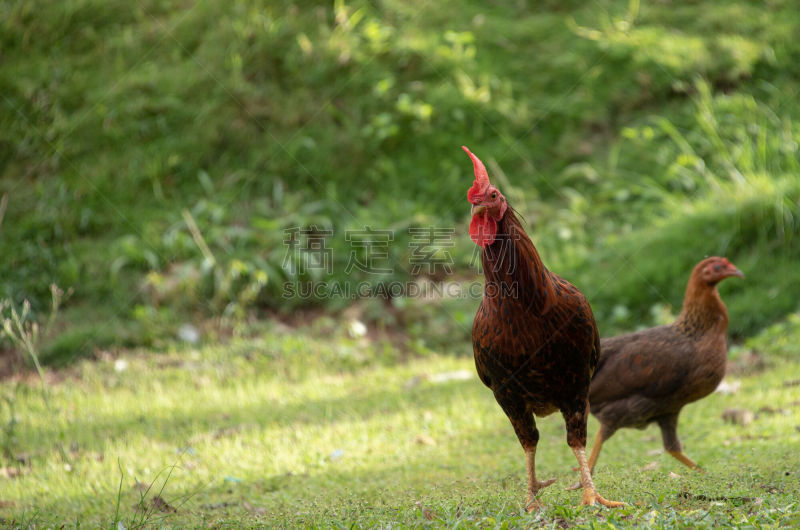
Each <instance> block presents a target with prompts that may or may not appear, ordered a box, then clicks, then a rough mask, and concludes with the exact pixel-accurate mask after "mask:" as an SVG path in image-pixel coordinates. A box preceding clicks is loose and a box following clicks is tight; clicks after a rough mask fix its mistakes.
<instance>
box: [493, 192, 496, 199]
mask: <svg viewBox="0 0 800 530" xmlns="http://www.w3.org/2000/svg"><path fill="white" fill-rule="evenodd" d="M496 198H497V192H496V191H493V192H492V199H496Z"/></svg>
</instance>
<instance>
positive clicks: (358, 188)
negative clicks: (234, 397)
mask: <svg viewBox="0 0 800 530" xmlns="http://www.w3.org/2000/svg"><path fill="white" fill-rule="evenodd" d="M0 12H2V13H3V17H2V22H0V30H2V31H0V34H2V37H0V43H1V44H2V47H3V68H2V70H0V92H1V93H2V94H3V97H2V98H0V111H1V112H0V168H2V169H0V193H2V194H3V195H5V194H6V193H7V196H8V203H7V209H6V211H5V212H4V215H0V222H1V223H2V225H0V226H1V229H2V232H0V234H2V237H0V255H2V256H3V259H2V260H0V296H2V297H4V298H8V299H10V300H12V301H14V302H15V303H17V304H20V303H22V301H23V300H25V299H29V300H31V304H32V306H31V307H32V311H34V312H38V311H42V310H43V309H44V306H45V305H46V304H47V297H48V292H47V285H49V284H50V283H52V282H56V283H58V284H59V285H63V286H65V287H73V288H74V289H75V296H74V297H73V298H72V299H71V301H70V304H69V305H68V307H67V308H66V311H65V313H64V314H65V315H66V316H67V317H70V318H72V317H75V318H74V320H71V321H70V322H69V325H68V326H65V327H68V328H70V333H73V336H72V338H70V337H67V338H64V339H62V340H61V342H60V344H56V345H54V346H53V347H52V348H53V351H54V352H55V353H54V354H53V359H59V358H64V359H68V358H71V355H70V353H69V352H68V351H66V350H67V349H69V348H70V347H71V346H70V345H74V344H76V343H80V344H77V345H76V348H77V350H76V351H75V352H74V353H75V354H76V355H83V354H84V353H85V352H88V351H90V350H91V347H92V346H102V345H113V344H129V343H131V342H134V343H136V342H138V343H140V344H152V343H153V342H154V341H157V340H159V337H165V336H170V335H172V334H174V332H175V326H179V325H180V324H181V323H182V322H185V321H187V320H196V319H202V318H205V317H208V316H222V317H224V318H235V319H241V318H242V317H243V316H244V315H247V314H248V313H250V312H251V311H253V310H254V309H258V310H269V311H276V312H282V313H290V312H292V311H294V310H296V309H298V308H300V307H308V306H322V307H325V308H326V309H329V310H334V311H335V310H341V309H343V308H344V307H345V306H346V305H348V304H349V303H350V300H348V299H344V298H341V297H329V296H316V295H315V296H309V297H286V296H284V287H283V286H284V283H286V282H292V283H295V284H296V283H298V282H300V283H306V282H312V283H315V284H318V283H320V282H323V281H324V282H328V284H331V285H334V284H335V285H342V284H344V283H350V284H353V285H355V284H358V283H360V282H366V283H367V284H368V285H371V286H376V285H378V284H379V283H380V282H388V281H406V280H409V279H411V277H412V275H411V274H410V271H409V267H408V251H409V235H408V229H409V228H411V227H425V226H444V227H455V228H456V232H455V235H456V246H455V248H453V249H452V255H453V257H454V260H455V268H456V271H455V272H456V274H455V278H456V279H457V281H461V280H463V279H464V278H465V277H473V276H475V271H474V269H473V268H470V267H469V263H470V261H471V260H470V258H471V256H472V252H473V249H474V247H473V246H472V243H471V242H470V241H469V240H468V238H467V237H466V235H465V234H466V226H467V222H468V220H467V218H466V212H467V206H468V205H467V203H466V201H465V200H464V192H465V191H466V189H467V187H468V186H469V184H470V182H471V178H472V177H471V171H470V166H469V163H468V161H467V159H466V158H465V157H464V155H463V153H461V152H460V150H459V149H458V147H459V146H460V145H462V144H468V145H470V146H471V147H472V148H473V150H474V151H475V152H476V153H477V154H478V155H479V156H481V157H482V158H483V159H484V160H485V161H486V162H487V163H488V165H489V168H490V171H491V173H492V175H493V177H494V178H496V179H498V180H499V184H500V186H501V188H502V189H503V191H504V193H505V194H506V196H507V197H508V198H509V199H510V200H511V201H512V202H513V204H514V205H515V206H516V208H517V209H518V210H520V211H521V213H522V214H523V215H524V216H525V217H526V218H527V219H528V221H529V224H528V230H529V232H530V233H531V235H532V237H533V239H534V241H535V243H536V244H537V246H538V247H539V248H540V250H541V252H542V255H543V257H544V259H545V262H546V263H547V264H548V265H550V266H551V268H553V270H555V271H557V272H559V273H562V274H563V275H564V276H566V277H567V278H568V279H572V280H574V281H575V282H576V283H577V284H578V285H579V287H581V289H583V290H584V291H586V292H587V294H589V295H591V296H590V301H591V302H592V304H593V307H594V308H595V312H596V313H597V314H598V317H599V320H600V322H601V324H602V327H601V331H602V332H603V333H604V334H609V333H611V332H613V331H618V330H622V329H630V328H632V327H637V326H641V325H648V324H650V323H652V322H653V319H652V308H653V307H654V306H655V305H656V304H660V305H663V306H665V307H667V306H671V307H672V309H673V310H675V308H676V307H677V305H678V304H680V297H681V292H682V289H683V285H684V283H685V278H686V276H687V274H688V272H689V270H690V269H691V266H692V265H693V264H694V263H695V262H696V261H698V260H699V259H701V258H702V257H703V256H704V255H706V254H708V253H726V254H727V255H728V257H729V258H731V260H732V261H734V262H735V263H737V264H738V265H740V266H741V268H743V269H744V270H745V272H749V271H748V270H747V269H748V267H749V268H750V269H751V270H753V271H756V270H758V271H764V270H769V271H773V274H772V277H769V278H768V277H766V276H765V275H759V274H756V275H752V274H749V275H748V279H747V281H746V282H743V283H741V285H737V286H734V285H733V284H732V285H731V286H730V287H725V288H724V289H730V293H728V292H726V293H725V296H726V300H727V301H729V307H730V309H731V313H732V329H733V331H734V333H736V334H737V335H741V336H747V335H752V334H753V333H755V332H756V331H757V330H758V329H759V328H760V327H763V326H764V325H767V324H769V323H771V322H773V321H775V320H776V319H778V318H780V317H781V316H782V315H783V314H785V313H786V312H787V311H790V310H792V309H794V307H792V306H791V303H790V299H791V298H792V297H793V296H794V297H795V298H796V295H797V287H796V282H794V283H793V282H792V281H790V279H789V278H790V276H789V273H790V271H791V264H792V263H795V262H796V259H797V252H796V248H797V245H796V238H794V235H796V234H797V219H798V192H797V186H796V185H795V184H794V182H796V179H797V177H796V175H797V172H798V170H800V163H799V162H798V148H797V145H798V142H800V128H799V127H798V125H797V123H798V120H797V115H798V114H800V106H798V104H797V102H796V98H795V97H794V94H795V93H796V91H797V90H798V89H800V85H798V81H797V79H796V78H795V76H792V75H790V72H792V71H794V66H795V65H796V64H797V61H798V59H800V45H798V41H797V39H796V38H795V37H794V29H795V27H796V25H797V22H798V15H797V12H796V9H795V8H794V5H793V4H792V3H791V2H788V1H785V0H774V1H771V2H769V3H768V4H767V5H764V6H761V5H758V6H756V5H752V4H751V3H748V2H744V1H737V2H727V1H721V0H720V1H715V2H704V3H703V4H702V5H701V4H695V3H684V4H680V5H671V4H670V5H667V4H663V3H649V2H648V3H640V2H638V1H635V0H631V1H628V0H613V1H612V0H607V1H602V2H590V3H583V2H568V3H561V2H544V3H531V2H517V3H512V4H508V5H505V4H503V5H500V4H498V5H496V6H495V5H493V6H487V5H485V4H484V3H479V2H472V3H468V4H465V5H459V6H458V8H457V9H456V8H454V7H453V6H449V5H445V4H441V3H431V2H424V1H421V0H420V1H414V2H411V3H407V2H395V1H385V2H378V3H375V2H363V1H360V0H358V1H353V2H346V1H344V0H337V1H336V2H334V3H333V4H328V5H319V6H317V5H307V4H306V3H301V4H296V3H290V2H284V1H280V2H263V1H259V0H245V1H240V2H234V3H198V4H194V5H192V6H188V7H187V6H186V5H184V4H183V3H181V2H174V1H170V0H149V1H148V2H144V3H140V4H137V6H133V7H132V6H129V5H127V4H122V3H120V2H98V1H95V0H80V1H78V0H75V1H68V2H63V3H61V4H59V5H58V6H53V5H50V4H49V3H47V2H21V1H15V2H7V3H6V4H4V5H3V7H2V8H0ZM310 226H314V227H316V229H318V230H322V231H325V230H331V231H333V236H332V237H331V240H330V241H329V243H328V246H329V247H332V248H334V249H335V252H334V254H333V259H334V262H333V272H332V273H331V274H327V273H325V272H324V271H319V270H315V271H306V272H300V271H298V270H297V268H296V267H292V266H291V265H293V263H292V260H293V259H295V257H293V256H289V257H288V258H287V249H286V245H285V242H284V241H285V239H286V237H287V236H286V234H285V232H284V230H285V229H287V228H292V227H310ZM365 227H371V228H373V229H376V230H381V229H388V230H392V231H393V233H394V240H393V241H392V244H391V246H390V249H389V251H388V256H387V262H388V263H390V264H392V266H393V267H392V268H393V271H392V272H391V273H388V274H384V275H373V274H366V273H361V272H358V271H356V272H355V273H351V274H348V273H345V268H346V264H347V260H348V257H349V250H350V245H349V242H348V241H347V240H346V238H345V232H346V231H347V230H348V229H358V230H363V229H364V228H365ZM793 238H794V239H793ZM301 258H302V256H301ZM287 259H288V261H287ZM303 259H304V258H303ZM415 279H417V280H424V278H415ZM765 289H766V291H765ZM772 290H775V295H772V294H770V293H771V292H772ZM448 304H449V305H448ZM470 304H471V305H470ZM396 305H400V306H403V307H401V308H400V309H399V313H400V314H399V316H398V315H394V316H392V317H391V318H395V320H396V321H397V322H401V323H402V322H409V323H411V324H412V325H413V323H414V322H418V323H422V322H423V318H422V317H421V316H420V315H415V314H404V312H409V313H410V312H413V311H417V312H419V313H420V314H426V315H427V314H432V315H437V314H438V313H436V308H437V307H438V308H440V309H441V311H444V312H447V313H453V314H456V315H457V317H456V318H454V319H453V318H449V317H447V318H444V317H442V316H441V315H439V317H437V318H439V320H442V322H441V323H440V324H437V327H436V329H433V326H431V327H429V329H428V330H427V331H425V330H422V331H413V330H412V332H411V335H412V338H418V339H419V340H420V341H421V343H425V344H427V345H428V346H426V347H434V348H437V347H439V346H438V345H440V344H442V340H441V339H438V338H435V336H439V337H447V336H449V335H450V334H456V336H458V337H463V336H464V325H463V323H462V322H461V321H462V320H464V319H462V315H466V314H468V313H469V310H470V307H474V305H475V301H474V300H462V301H460V302H458V301H448V302H446V303H445V304H444V305H441V304H440V305H436V304H433V305H426V306H425V307H424V308H419V307H417V306H418V304H416V303H414V302H409V301H399V302H398V303H397V304H396ZM656 312H657V311H656ZM87 314H89V315H103V316H105V317H107V316H109V315H113V318H112V319H111V320H112V321H113V322H120V323H121V328H122V329H117V328H116V324H112V325H111V326H110V327H111V329H114V333H119V334H120V336H119V338H117V339H115V338H114V337H110V336H109V335H110V334H109V333H105V334H104V333H102V332H100V331H98V328H99V327H101V326H100V324H98V323H97V322H88V321H87V320H86V319H85V318H81V315H87ZM615 315H616V316H615ZM391 318H390V317H388V316H387V317H386V318H385V320H390V319H391ZM465 318H466V317H465ZM467 320H468V319H467ZM419 325H422V324H419ZM419 325H418V326H417V327H419ZM438 326H441V327H438ZM467 327H468V326H467ZM75 328H83V329H75ZM425 333H429V336H422V335H423V334H425ZM95 334H96V335H97V338H96V341H95V342H92V343H91V344H90V345H89V346H88V347H86V348H84V347H83V346H82V345H83V344H84V343H85V341H84V340H83V339H82V338H80V339H75V337H86V339H87V340H90V342H91V337H92V336H93V335H95ZM44 349H45V350H47V346H46V345H45V347H44Z"/></svg>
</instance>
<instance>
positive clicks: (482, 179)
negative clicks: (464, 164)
mask: <svg viewBox="0 0 800 530" xmlns="http://www.w3.org/2000/svg"><path fill="white" fill-rule="evenodd" d="M461 149H463V150H464V151H466V152H467V154H468V155H469V157H470V158H471V159H472V165H473V166H474V167H475V182H473V183H472V187H471V188H470V189H469V191H468V192H467V200H468V201H469V202H471V203H472V204H476V203H477V202H478V201H480V199H481V197H483V194H484V192H486V188H488V187H489V174H488V173H487V172H486V166H484V165H483V162H481V160H480V158H478V157H477V156H475V155H473V154H472V151H470V150H469V149H467V146H465V145H462V146H461Z"/></svg>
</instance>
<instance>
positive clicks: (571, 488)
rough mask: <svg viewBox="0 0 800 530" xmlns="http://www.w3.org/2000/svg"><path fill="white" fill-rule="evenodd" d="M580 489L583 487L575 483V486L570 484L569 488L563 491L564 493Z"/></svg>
mask: <svg viewBox="0 0 800 530" xmlns="http://www.w3.org/2000/svg"><path fill="white" fill-rule="evenodd" d="M582 487H583V484H581V483H580V482H576V483H575V484H570V485H569V486H567V487H566V488H564V490H565V491H575V490H579V489H581V488H582Z"/></svg>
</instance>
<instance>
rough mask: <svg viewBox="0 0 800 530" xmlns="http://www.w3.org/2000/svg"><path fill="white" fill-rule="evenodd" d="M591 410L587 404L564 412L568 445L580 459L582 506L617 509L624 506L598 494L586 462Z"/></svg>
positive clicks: (578, 405)
mask: <svg viewBox="0 0 800 530" xmlns="http://www.w3.org/2000/svg"><path fill="white" fill-rule="evenodd" d="M588 410H589V407H588V404H587V402H586V401H585V400H584V401H583V403H582V404H577V403H576V404H575V407H573V410H562V411H561V413H562V414H563V415H564V421H566V423H567V444H568V445H569V446H570V448H572V452H573V453H575V458H577V459H578V468H579V469H580V471H581V485H582V486H583V499H582V500H581V505H587V506H593V505H594V504H595V503H596V502H599V503H600V504H602V505H603V506H608V507H610V508H615V507H617V506H622V505H623V503H621V502H617V501H608V500H606V499H604V498H603V497H602V496H600V494H599V493H597V489H596V488H595V487H594V481H593V480H592V472H591V471H590V470H589V463H588V462H587V461H586V414H587V412H588Z"/></svg>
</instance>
